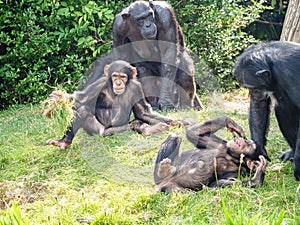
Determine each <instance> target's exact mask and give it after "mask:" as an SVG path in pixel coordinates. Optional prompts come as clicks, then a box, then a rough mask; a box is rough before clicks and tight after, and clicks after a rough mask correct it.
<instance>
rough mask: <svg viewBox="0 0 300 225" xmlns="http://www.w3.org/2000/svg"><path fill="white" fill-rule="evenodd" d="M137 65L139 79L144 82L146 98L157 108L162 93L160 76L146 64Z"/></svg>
mask: <svg viewBox="0 0 300 225" xmlns="http://www.w3.org/2000/svg"><path fill="white" fill-rule="evenodd" d="M137 66H138V67H137V70H138V76H139V81H140V82H141V84H142V87H143V91H144V94H145V97H146V100H147V102H148V103H149V104H150V105H151V106H152V107H153V109H155V110H157V109H158V99H159V93H160V77H159V76H157V75H156V74H154V73H153V72H152V71H151V70H150V69H148V68H146V67H145V66H142V65H137Z"/></svg>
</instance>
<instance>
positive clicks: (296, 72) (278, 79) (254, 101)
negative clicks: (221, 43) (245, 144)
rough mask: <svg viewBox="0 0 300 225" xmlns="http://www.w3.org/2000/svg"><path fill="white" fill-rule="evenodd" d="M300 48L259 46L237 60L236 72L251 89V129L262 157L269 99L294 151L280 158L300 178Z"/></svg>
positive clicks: (287, 44)
mask: <svg viewBox="0 0 300 225" xmlns="http://www.w3.org/2000/svg"><path fill="white" fill-rule="evenodd" d="M299 62H300V45H299V44H296V43H291V42H280V41H275V42H270V43H260V44H257V45H254V46H252V47H250V48H249V49H247V50H246V51H245V52H244V53H243V54H242V55H241V56H239V57H238V59H237V62H236V65H235V67H234V70H233V73H234V74H235V76H236V78H237V80H238V81H239V83H240V84H241V85H242V86H243V87H246V88H248V89H249V90H250V113H249V126H250V131H251V138H252V139H253V140H254V142H255V143H256V145H257V150H258V152H259V153H260V154H262V155H264V156H265V157H266V158H267V159H269V157H268V155H267V152H266V150H265V145H266V133H267V129H268V126H269V114H270V109H269V107H270V102H271V99H270V96H271V95H273V97H274V98H275V99H276V105H275V114H276V118H277V121H278V124H279V127H280V130H281V132H282V134H283V136H284V137H285V139H286V140H287V142H288V143H289V145H290V147H291V150H289V151H286V152H284V153H283V154H282V155H281V156H280V158H281V159H283V160H293V161H294V176H295V178H296V180H299V179H300V129H299V125H300V63H299Z"/></svg>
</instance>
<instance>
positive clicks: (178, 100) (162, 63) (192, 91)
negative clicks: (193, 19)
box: [113, 1, 202, 110]
mask: <svg viewBox="0 0 300 225" xmlns="http://www.w3.org/2000/svg"><path fill="white" fill-rule="evenodd" d="M113 47H114V53H115V54H116V55H117V56H116V58H118V59H123V60H126V61H129V62H130V63H131V64H133V65H134V66H135V67H136V68H137V70H138V75H139V80H140V81H141V83H142V86H143V89H144V92H145V96H146V98H147V100H148V101H149V103H150V104H151V105H152V106H153V107H158V108H160V109H162V110H173V109H175V108H191V107H194V108H196V109H199V110H200V109H202V106H201V102H200V100H199V98H198V97H197V95H196V87H195V80H194V70H195V69H194V62H193V60H192V58H191V56H190V55H189V53H188V50H187V49H186V48H185V43H184V37H183V32H182V30H181V27H180V25H179V24H178V22H177V19H176V16H175V13H174V11H173V9H172V8H171V6H170V5H169V4H168V3H167V2H165V1H149V2H146V1H136V2H134V3H132V4H130V5H129V6H128V7H127V8H125V9H124V10H123V11H122V12H121V13H119V14H117V15H116V16H115V18H114V22H113ZM157 91H158V93H157Z"/></svg>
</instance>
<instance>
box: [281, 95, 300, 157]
mask: <svg viewBox="0 0 300 225" xmlns="http://www.w3.org/2000/svg"><path fill="white" fill-rule="evenodd" d="M275 115H276V118H277V121H278V124H279V128H280V130H281V132H282V134H283V136H284V137H285V139H286V141H287V142H288V144H289V145H290V147H291V149H290V150H288V151H285V152H284V153H283V154H282V155H281V156H279V158H280V159H281V160H284V161H287V160H293V158H294V153H295V147H296V141H297V132H298V123H299V121H298V118H297V117H298V115H299V114H298V112H297V109H296V107H294V106H292V105H291V104H289V103H288V102H285V101H282V100H281V101H280V102H278V103H277V104H276V106H275Z"/></svg>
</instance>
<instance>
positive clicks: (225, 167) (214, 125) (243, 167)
mask: <svg viewBox="0 0 300 225" xmlns="http://www.w3.org/2000/svg"><path fill="white" fill-rule="evenodd" d="M222 128H227V129H228V130H230V131H231V132H232V133H233V134H238V135H239V136H240V138H238V139H237V140H236V141H234V140H231V141H228V142H227V141H225V140H223V139H221V138H219V137H218V136H216V135H215V134H214V133H215V132H217V131H218V130H220V129H222ZM186 135H187V138H188V140H189V141H190V142H192V143H193V144H194V145H195V147H196V149H194V150H188V151H184V152H183V153H182V154H181V155H180V156H179V147H180V143H181V137H180V136H179V135H175V134H173V135H170V136H169V137H168V138H167V140H166V141H165V142H164V143H163V144H162V145H161V147H160V149H159V151H158V154H157V158H156V164H155V169H154V181H155V184H156V190H157V191H161V192H171V191H189V190H201V189H202V187H203V185H206V186H209V187H223V186H230V185H232V183H233V182H234V181H235V179H236V178H238V175H239V174H241V175H245V174H249V172H250V170H255V171H256V172H255V174H254V177H253V178H252V179H251V180H249V181H243V185H244V186H256V185H261V184H263V181H264V175H265V169H266V165H267V164H266V160H265V158H264V157H263V156H261V155H260V156H258V155H257V152H256V145H255V144H254V142H253V141H251V140H246V137H245V134H244V131H243V130H242V128H241V127H240V126H239V125H238V124H236V123H235V122H234V121H233V120H231V119H230V118H228V117H220V118H216V119H213V120H209V121H206V122H204V123H202V124H196V125H194V126H192V127H189V128H188V129H187V132H186Z"/></svg>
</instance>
